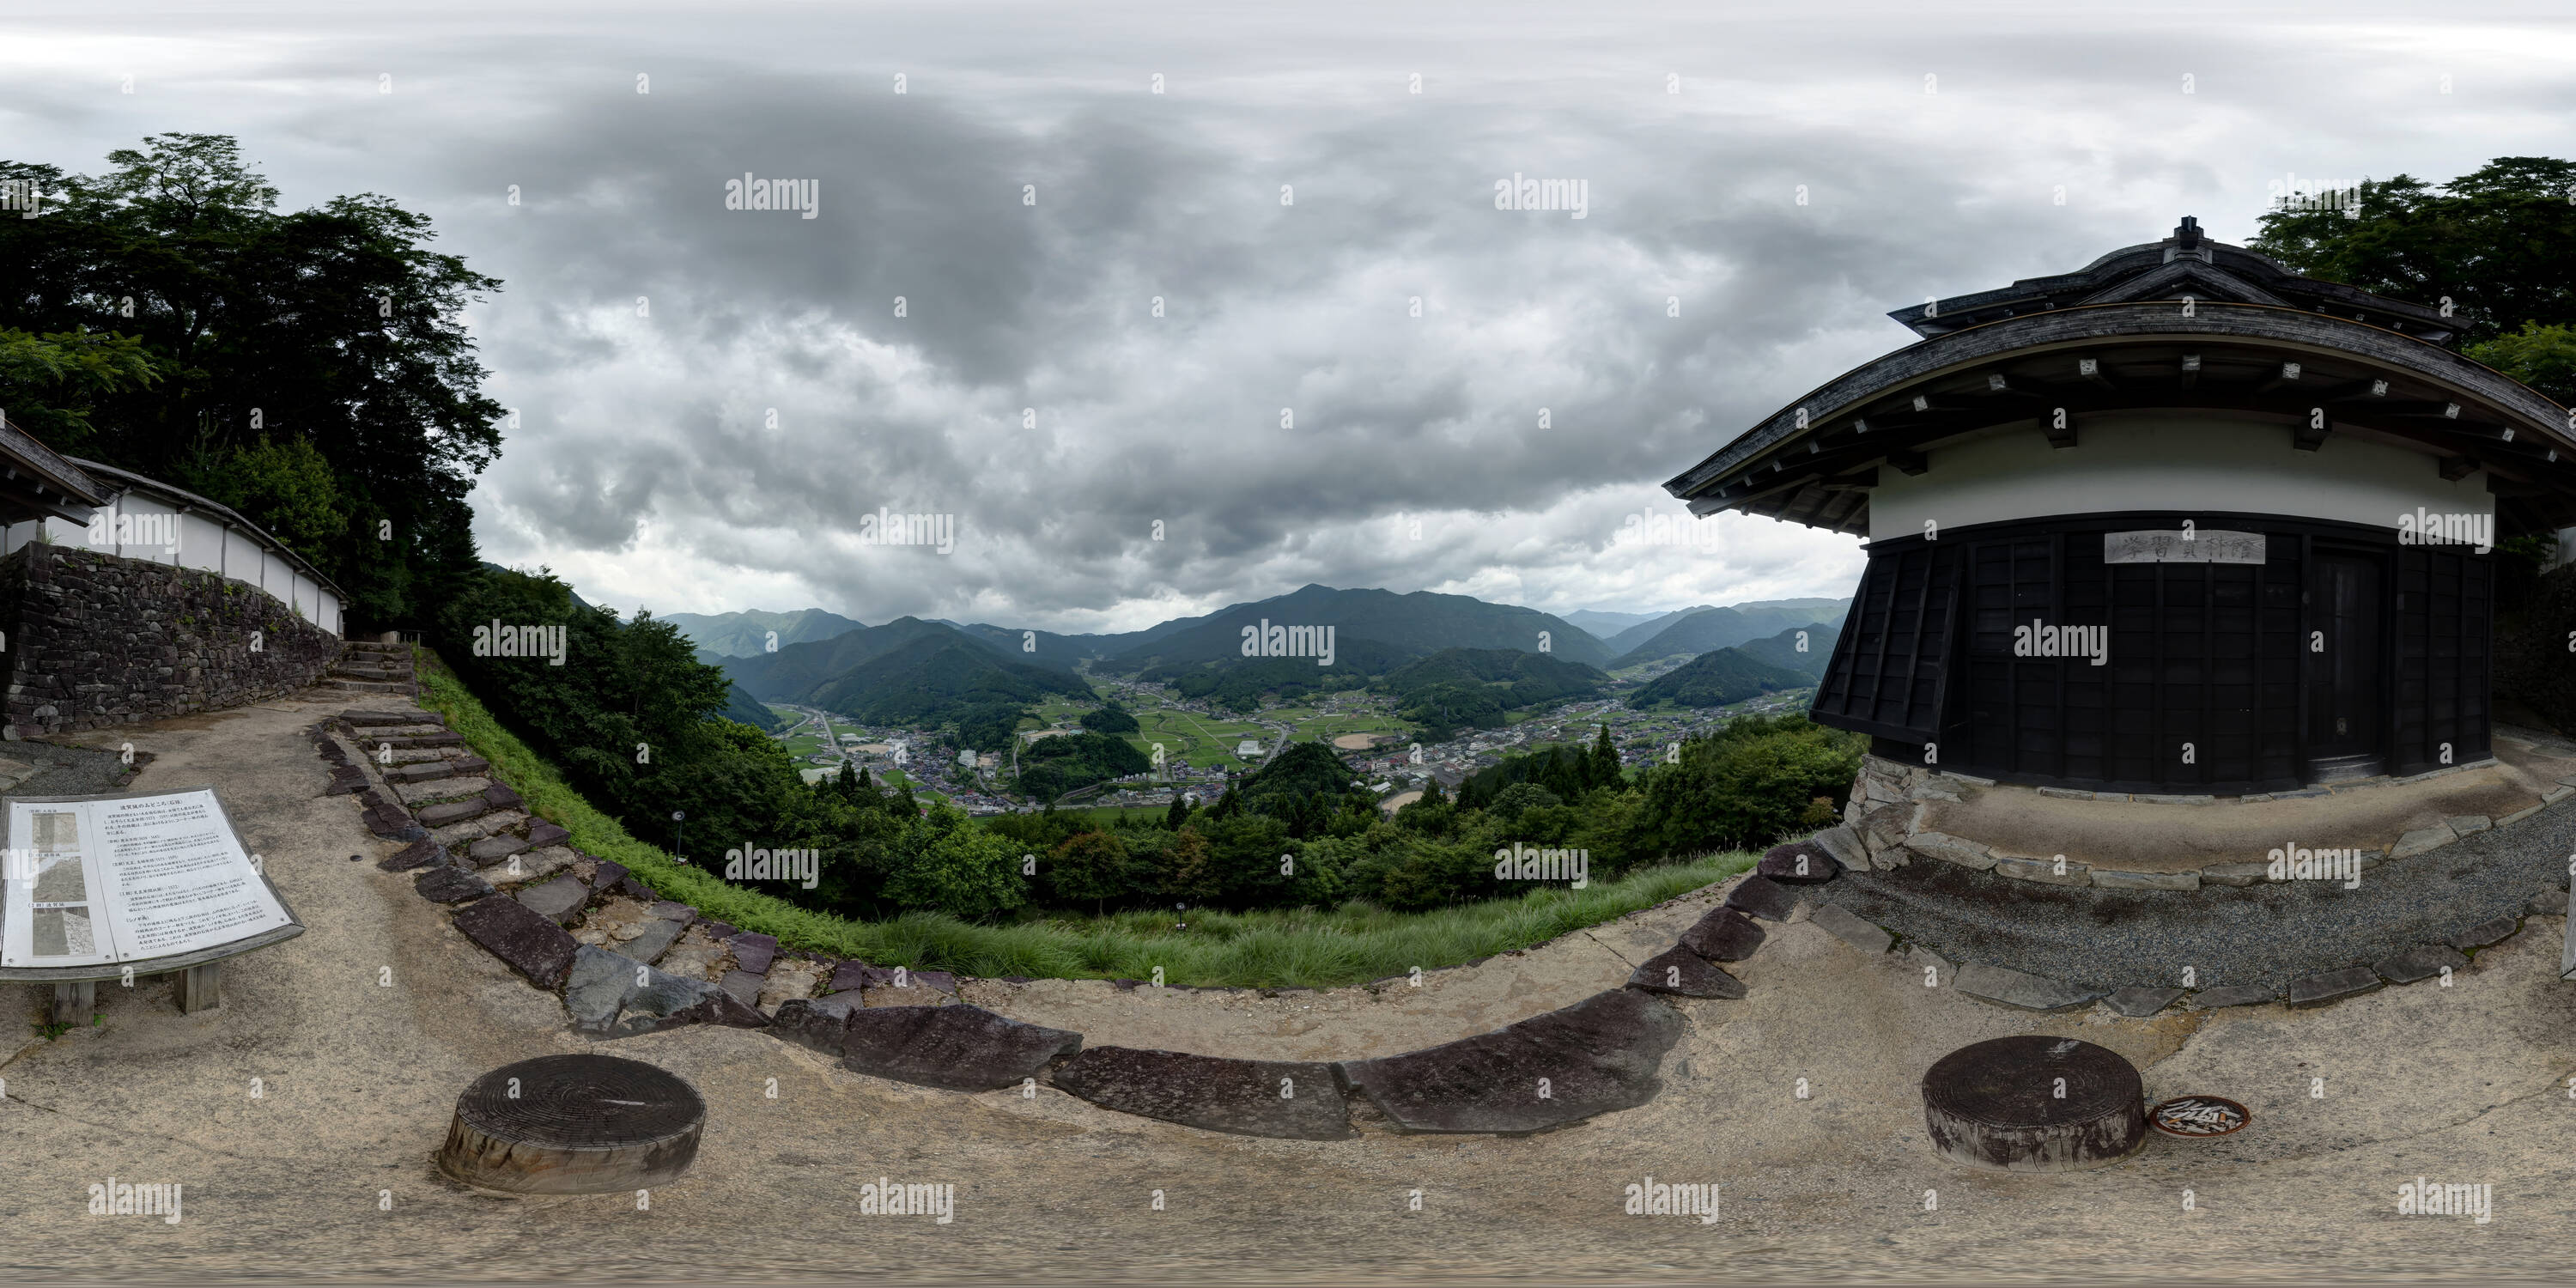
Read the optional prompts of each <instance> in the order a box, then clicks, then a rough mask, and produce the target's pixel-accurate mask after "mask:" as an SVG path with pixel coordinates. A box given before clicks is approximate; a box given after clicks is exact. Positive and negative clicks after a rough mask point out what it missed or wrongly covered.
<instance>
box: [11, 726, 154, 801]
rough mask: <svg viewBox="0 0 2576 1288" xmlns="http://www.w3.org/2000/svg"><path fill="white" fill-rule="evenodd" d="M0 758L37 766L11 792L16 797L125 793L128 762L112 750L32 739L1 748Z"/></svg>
mask: <svg viewBox="0 0 2576 1288" xmlns="http://www.w3.org/2000/svg"><path fill="white" fill-rule="evenodd" d="M0 756H6V757H8V758H10V759H12V760H23V761H26V762H27V763H29V764H31V765H34V766H36V772H35V773H34V774H32V775H30V776H29V777H28V778H27V780H26V781H25V782H22V783H20V784H18V785H17V786H15V787H12V788H10V789H9V794H10V795H12V796H91V795H96V794H98V793H102V792H114V791H122V790H124V787H123V784H124V782H125V775H126V767H125V762H124V760H123V758H122V757H120V756H119V755H118V754H117V753H115V752H112V751H92V750H90V749H88V748H86V747H64V746H59V745H56V744H54V743H50V742H36V741H34V740H32V739H31V740H25V741H19V742H12V743H9V744H7V745H6V746H0Z"/></svg>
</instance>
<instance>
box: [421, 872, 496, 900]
mask: <svg viewBox="0 0 2576 1288" xmlns="http://www.w3.org/2000/svg"><path fill="white" fill-rule="evenodd" d="M411 888H412V889H414V890H417V891H419V892H420V897H421V898H423V899H427V900H429V901H430V902H432V903H463V902H465V901H466V900H468V899H480V898H482V897H483V896H485V895H487V894H490V893H492V883H491V882H489V881H486V880H484V879H483V878H481V877H478V876H476V875H474V874H473V873H471V872H467V871H465V870H464V869H462V868H451V867H449V866H447V865H446V864H444V863H442V864H440V865H438V866H437V867H434V868H431V869H430V870H429V871H427V872H423V873H421V874H420V878H419V879H418V880H416V881H414V882H412V883H411Z"/></svg>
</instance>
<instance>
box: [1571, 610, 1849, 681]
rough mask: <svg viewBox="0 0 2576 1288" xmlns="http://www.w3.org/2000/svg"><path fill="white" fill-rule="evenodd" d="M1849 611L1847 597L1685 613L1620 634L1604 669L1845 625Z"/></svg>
mask: <svg viewBox="0 0 2576 1288" xmlns="http://www.w3.org/2000/svg"><path fill="white" fill-rule="evenodd" d="M1850 607H1851V601H1850V600H1848V599H1784V600H1774V601H1771V602H1769V603H1754V604H1736V605H1733V606H1731V607H1726V608H1695V609H1686V610H1684V611H1683V612H1682V613H1681V614H1679V615H1677V616H1674V617H1670V618H1666V619H1663V620H1661V621H1656V622H1648V623H1646V624H1645V625H1642V626H1635V627H1631V628H1629V629H1627V630H1625V631H1622V632H1620V633H1619V634H1618V635H1617V636H1616V637H1614V638H1612V639H1611V640H1610V641H1609V644H1608V647H1610V648H1614V649H1618V650H1620V653H1619V655H1618V657H1617V659H1616V660H1614V661H1612V662H1611V663H1610V664H1609V666H1608V667H1607V668H1605V669H1607V670H1613V671H1615V670H1618V669H1620V668H1622V667H1629V666H1635V665H1637V664H1639V663H1641V662H1653V661H1658V660H1660V659H1663V658H1668V657H1672V656H1675V655H1677V654H1682V653H1693V654H1697V653H1713V652H1715V651H1717V650H1718V649H1722V648H1733V647H1735V646H1736V645H1738V644H1742V643H1745V642H1746V641H1748V640H1758V639H1761V638H1763V637H1764V636H1766V635H1774V634H1777V633H1779V632H1781V631H1784V630H1790V629H1793V628H1796V627H1800V626H1810V625H1813V624H1815V623H1818V622H1833V623H1840V622H1841V621H1842V619H1843V614H1844V612H1845V611H1846V610H1848V609H1849V608H1850Z"/></svg>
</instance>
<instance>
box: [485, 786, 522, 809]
mask: <svg viewBox="0 0 2576 1288" xmlns="http://www.w3.org/2000/svg"><path fill="white" fill-rule="evenodd" d="M483 799H485V800H487V801H490V802H492V808H494V809H517V808H519V807H520V806H522V805H525V804H527V803H528V802H527V800H526V798H524V797H522V796H520V795H519V794H518V793H517V792H514V791H511V790H510V787H509V784H507V783H494V784H492V785H491V786H489V787H486V788H484V789H483Z"/></svg>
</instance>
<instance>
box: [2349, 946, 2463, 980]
mask: <svg viewBox="0 0 2576 1288" xmlns="http://www.w3.org/2000/svg"><path fill="white" fill-rule="evenodd" d="M2445 966H2448V967H2450V968H2451V970H2452V972H2453V973H2455V974H2456V973H2457V972H2460V971H2464V970H2467V969H2468V968H2469V959H2468V958H2466V957H2463V956H2461V955H2460V950H2459V949H2456V948H2453V947H2451V946H2450V945H2448V944H2435V945H2432V946H2431V947H2426V948H2409V949H2407V950H2406V951H2405V952H2402V953H2399V954H2397V955H2396V956H2394V957H2391V958H2389V959H2388V960H2386V961H2383V962H2381V963H2379V964H2378V965H2377V966H2374V967H2372V968H2371V969H2373V970H2375V971H2378V972H2379V974H2380V977H2381V978H2383V979H2386V980H2387V981H2388V982H2389V983H2391V984H2412V983H2414V982H2416V981H2417V980H2424V979H2431V978H2433V977H2434V976H2436V975H2439V974H2441V973H2442V968H2443V967H2445Z"/></svg>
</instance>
